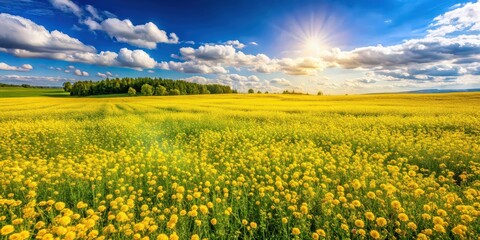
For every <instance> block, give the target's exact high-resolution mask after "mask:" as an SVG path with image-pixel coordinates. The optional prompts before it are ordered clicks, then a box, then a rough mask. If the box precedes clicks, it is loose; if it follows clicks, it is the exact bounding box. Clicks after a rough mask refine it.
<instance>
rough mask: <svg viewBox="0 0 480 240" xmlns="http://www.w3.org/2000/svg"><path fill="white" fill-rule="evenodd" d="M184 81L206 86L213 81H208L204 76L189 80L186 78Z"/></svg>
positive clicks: (189, 78)
mask: <svg viewBox="0 0 480 240" xmlns="http://www.w3.org/2000/svg"><path fill="white" fill-rule="evenodd" d="M183 80H184V81H187V82H193V83H200V84H205V83H209V82H211V81H212V80H211V79H208V78H206V77H202V76H193V77H188V78H185V79H183Z"/></svg>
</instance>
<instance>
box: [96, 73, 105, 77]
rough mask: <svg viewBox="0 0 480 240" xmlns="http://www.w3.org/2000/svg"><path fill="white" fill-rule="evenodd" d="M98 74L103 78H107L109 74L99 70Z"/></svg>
mask: <svg viewBox="0 0 480 240" xmlns="http://www.w3.org/2000/svg"><path fill="white" fill-rule="evenodd" d="M97 76H99V77H101V78H107V74H104V73H99V72H97Z"/></svg>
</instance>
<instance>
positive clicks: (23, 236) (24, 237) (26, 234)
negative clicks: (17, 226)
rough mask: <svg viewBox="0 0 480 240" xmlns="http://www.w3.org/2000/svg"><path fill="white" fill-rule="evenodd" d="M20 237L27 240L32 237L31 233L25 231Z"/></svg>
mask: <svg viewBox="0 0 480 240" xmlns="http://www.w3.org/2000/svg"><path fill="white" fill-rule="evenodd" d="M20 236H21V237H22V239H27V238H28V237H30V232H29V231H25V230H24V231H21V232H20Z"/></svg>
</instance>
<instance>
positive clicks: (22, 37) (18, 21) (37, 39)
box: [0, 13, 96, 54]
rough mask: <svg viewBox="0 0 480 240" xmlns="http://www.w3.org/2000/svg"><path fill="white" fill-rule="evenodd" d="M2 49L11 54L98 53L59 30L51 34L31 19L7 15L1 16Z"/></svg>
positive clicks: (0, 41)
mask: <svg viewBox="0 0 480 240" xmlns="http://www.w3.org/2000/svg"><path fill="white" fill-rule="evenodd" d="M0 48H3V50H4V51H7V50H9V52H15V50H17V49H18V50H25V51H29V52H34V53H35V52H42V53H55V52H63V53H66V54H71V53H76V52H90V53H93V52H95V51H96V50H95V48H94V47H92V46H87V45H85V44H83V43H82V42H80V41H79V40H78V39H76V38H72V37H70V36H68V35H67V34H64V33H62V32H59V31H57V30H54V31H51V32H49V31H48V30H47V29H45V27H43V26H40V25H37V24H36V23H34V22H32V21H31V20H29V19H26V18H23V17H20V16H14V15H10V14H6V13H1V14H0Z"/></svg>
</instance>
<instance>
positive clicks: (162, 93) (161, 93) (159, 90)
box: [153, 85, 168, 96]
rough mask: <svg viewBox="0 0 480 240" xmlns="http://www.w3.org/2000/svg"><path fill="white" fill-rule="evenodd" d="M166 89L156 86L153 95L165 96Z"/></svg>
mask: <svg viewBox="0 0 480 240" xmlns="http://www.w3.org/2000/svg"><path fill="white" fill-rule="evenodd" d="M167 93H168V92H167V88H165V87H164V86H161V85H160V86H157V87H156V88H155V90H154V93H153V94H154V95H155V96H165V95H167Z"/></svg>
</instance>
